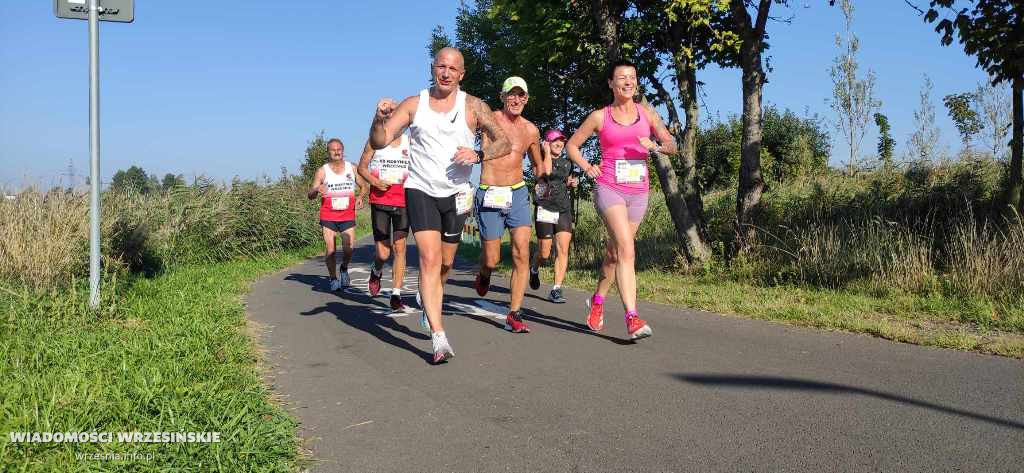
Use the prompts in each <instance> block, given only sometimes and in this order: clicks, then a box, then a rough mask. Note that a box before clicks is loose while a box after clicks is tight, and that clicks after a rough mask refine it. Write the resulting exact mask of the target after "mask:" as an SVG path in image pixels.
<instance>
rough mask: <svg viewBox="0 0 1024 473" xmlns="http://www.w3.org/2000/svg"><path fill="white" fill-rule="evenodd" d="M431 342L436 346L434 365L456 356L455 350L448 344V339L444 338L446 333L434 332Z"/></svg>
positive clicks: (431, 335)
mask: <svg viewBox="0 0 1024 473" xmlns="http://www.w3.org/2000/svg"><path fill="white" fill-rule="evenodd" d="M430 342H431V344H432V345H433V346H434V364H435V365H437V364H441V363H444V362H446V361H448V360H450V359H451V358H452V357H454V356H455V350H452V346H451V345H449V344H448V337H445V336H444V332H434V333H432V334H430Z"/></svg>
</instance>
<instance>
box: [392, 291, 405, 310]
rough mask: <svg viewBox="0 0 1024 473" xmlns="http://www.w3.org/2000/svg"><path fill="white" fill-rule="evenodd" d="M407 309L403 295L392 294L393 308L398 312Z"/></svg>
mask: <svg viewBox="0 0 1024 473" xmlns="http://www.w3.org/2000/svg"><path fill="white" fill-rule="evenodd" d="M402 309H405V304H403V303H402V296H399V295H398V294H392V295H391V310H393V311H395V312H398V311H400V310H402Z"/></svg>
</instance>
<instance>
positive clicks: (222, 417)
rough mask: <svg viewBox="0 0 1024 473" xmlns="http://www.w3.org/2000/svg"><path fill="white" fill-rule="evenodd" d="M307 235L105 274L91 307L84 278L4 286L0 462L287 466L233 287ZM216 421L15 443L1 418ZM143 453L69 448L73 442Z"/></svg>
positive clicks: (57, 467) (31, 466) (287, 443)
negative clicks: (65, 285) (121, 437)
mask: <svg viewBox="0 0 1024 473" xmlns="http://www.w3.org/2000/svg"><path fill="white" fill-rule="evenodd" d="M316 251H319V249H318V248H315V247H314V248H306V249H301V250H292V251H287V252H281V253H277V254H273V255H269V256H258V257H252V258H248V259H244V260H237V261H230V262H222V263H213V264H206V265H194V266H183V267H178V268H175V269H172V270H170V271H167V272H165V273H164V274H162V275H160V276H158V277H155V278H153V279H145V278H137V279H134V280H132V281H128V282H120V283H118V282H115V281H109V282H108V284H107V286H106V292H105V297H104V301H103V304H102V309H101V310H100V311H91V310H89V309H88V308H87V305H86V300H87V295H88V291H87V288H85V287H83V285H81V284H78V285H76V286H77V287H73V288H71V289H68V290H67V291H66V292H63V293H61V294H52V293H50V294H43V293H38V292H28V291H25V292H19V290H15V289H11V288H9V287H7V288H5V289H4V290H3V292H2V295H0V307H2V308H3V312H2V313H3V314H5V320H2V325H0V327H2V328H0V413H2V418H3V420H2V422H3V426H2V428H0V431H2V433H3V434H4V438H3V439H2V440H0V467H2V468H0V470H3V471H46V472H52V471H60V472H79V471H132V472H135V471H223V472H240V471H260V472H270V471H294V469H295V467H296V462H297V453H298V447H297V445H298V443H297V439H296V436H295V435H296V434H295V429H296V423H295V420H294V419H292V418H291V417H290V416H289V415H288V414H286V413H285V411H284V410H283V409H282V408H281V407H279V406H277V405H275V404H274V403H273V402H271V400H270V397H271V393H270V392H269V391H268V390H267V388H266V387H265V386H264V385H263V384H262V382H261V380H260V376H259V372H258V370H257V368H256V362H257V352H256V350H255V347H254V343H253V340H252V339H251V338H250V336H249V335H248V334H247V332H246V321H245V317H244V307H243V305H242V302H241V295H242V294H244V293H245V292H247V290H248V287H249V283H251V282H252V281H253V280H255V279H256V278H257V277H259V276H260V275H263V274H267V273H269V272H272V271H274V270H277V269H280V268H283V267H286V266H288V265H290V264H293V263H294V262H296V261H298V260H300V259H301V258H303V257H307V256H310V255H312V254H314V252H316ZM182 429H184V430H185V431H200V432H208V431H209V432H214V431H215V432H220V435H221V442H219V443H116V442H113V443H35V444H25V443H19V444H12V443H10V439H9V437H8V435H7V432H9V431H29V432H58V431H60V432H66V431H75V432H79V431H82V432H91V431H94V430H95V431H98V432H121V431H142V432H146V431H156V432H177V431H179V430H182ZM104 452H108V453H115V452H116V453H122V454H123V453H131V452H137V453H139V454H140V455H144V454H152V455H153V458H152V460H150V461H143V460H139V461H122V462H117V461H111V460H99V461H96V460H94V461H86V460H77V459H76V458H75V454H81V453H104Z"/></svg>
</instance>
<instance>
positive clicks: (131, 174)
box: [110, 166, 151, 194]
mask: <svg viewBox="0 0 1024 473" xmlns="http://www.w3.org/2000/svg"><path fill="white" fill-rule="evenodd" d="M110 188H111V189H113V190H115V191H119V192H138V193H140V194H146V193H149V191H150V190H151V188H150V180H149V176H148V175H147V174H146V171H144V170H143V169H142V168H141V167H138V166H131V167H129V168H128V169H123V170H119V171H117V172H116V173H114V178H113V179H112V180H111V181H110Z"/></svg>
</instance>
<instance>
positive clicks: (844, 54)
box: [830, 0, 882, 172]
mask: <svg viewBox="0 0 1024 473" xmlns="http://www.w3.org/2000/svg"><path fill="white" fill-rule="evenodd" d="M839 4H840V7H841V8H842V11H843V17H844V18H845V19H846V23H845V24H846V31H845V33H846V37H845V38H843V37H841V36H839V35H838V34H837V35H836V47H838V48H839V50H840V51H841V52H840V54H839V56H836V58H835V60H834V61H833V64H832V69H831V71H830V72H831V75H832V101H831V105H832V110H833V111H835V113H836V128H838V129H839V131H840V132H841V133H842V134H843V138H844V139H845V140H846V144H847V146H848V147H849V152H850V154H849V161H847V167H848V169H849V170H850V172H852V171H853V168H854V166H855V165H856V162H857V160H858V159H859V156H860V154H859V150H860V143H861V142H862V141H863V140H864V133H865V132H866V131H867V126H868V121H869V120H871V117H872V115H873V113H874V112H875V111H876V110H878V109H879V108H880V107H881V106H882V102H881V101H880V100H878V99H877V98H875V95H874V90H875V73H874V71H871V70H870V69H869V70H868V73H867V76H865V77H864V78H861V77H858V74H857V69H858V68H859V67H860V65H859V64H858V63H857V51H858V50H859V49H860V42H859V41H858V39H857V35H856V34H854V33H853V3H852V1H851V0H840V3H839Z"/></svg>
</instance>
